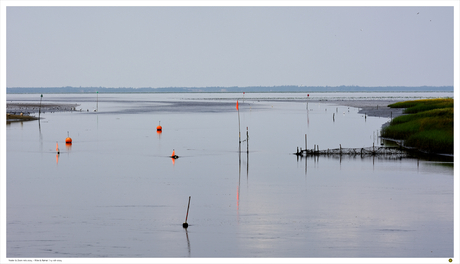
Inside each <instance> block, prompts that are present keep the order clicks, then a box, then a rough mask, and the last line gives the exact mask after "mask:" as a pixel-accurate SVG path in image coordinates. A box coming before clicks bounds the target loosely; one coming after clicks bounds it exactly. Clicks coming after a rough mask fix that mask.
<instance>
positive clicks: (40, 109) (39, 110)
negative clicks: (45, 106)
mask: <svg viewBox="0 0 460 264" xmlns="http://www.w3.org/2000/svg"><path fill="white" fill-rule="evenodd" d="M42 98H43V94H41V95H40V107H39V108H38V119H40V114H41V112H42Z"/></svg>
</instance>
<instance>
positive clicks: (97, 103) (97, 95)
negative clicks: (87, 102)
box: [96, 91, 99, 112]
mask: <svg viewBox="0 0 460 264" xmlns="http://www.w3.org/2000/svg"><path fill="white" fill-rule="evenodd" d="M96 112H99V91H96Z"/></svg>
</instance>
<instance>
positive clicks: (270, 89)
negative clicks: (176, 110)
mask: <svg viewBox="0 0 460 264" xmlns="http://www.w3.org/2000/svg"><path fill="white" fill-rule="evenodd" d="M453 91H454V87H453V86H344V85H342V86H297V85H282V86H245V87H238V86H232V87H220V86H212V87H159V88H152V87H141V88H132V87H118V88H115V87H72V86H66V87H10V88H6V93H7V94H24V93H25V94H43V93H45V94H47V93H243V92H246V93H313V92H322V93H328V92H453Z"/></svg>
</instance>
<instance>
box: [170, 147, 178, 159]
mask: <svg viewBox="0 0 460 264" xmlns="http://www.w3.org/2000/svg"><path fill="white" fill-rule="evenodd" d="M171 158H173V159H178V158H179V156H177V155H176V151H174V149H173V152H172V154H171Z"/></svg>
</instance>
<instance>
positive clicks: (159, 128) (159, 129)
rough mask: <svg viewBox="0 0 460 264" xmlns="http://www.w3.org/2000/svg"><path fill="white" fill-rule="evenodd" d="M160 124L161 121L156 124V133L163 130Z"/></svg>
mask: <svg viewBox="0 0 460 264" xmlns="http://www.w3.org/2000/svg"><path fill="white" fill-rule="evenodd" d="M160 122H161V121H159V122H158V126H157V132H161V130H163V128H162V127H161V126H160Z"/></svg>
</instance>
